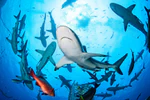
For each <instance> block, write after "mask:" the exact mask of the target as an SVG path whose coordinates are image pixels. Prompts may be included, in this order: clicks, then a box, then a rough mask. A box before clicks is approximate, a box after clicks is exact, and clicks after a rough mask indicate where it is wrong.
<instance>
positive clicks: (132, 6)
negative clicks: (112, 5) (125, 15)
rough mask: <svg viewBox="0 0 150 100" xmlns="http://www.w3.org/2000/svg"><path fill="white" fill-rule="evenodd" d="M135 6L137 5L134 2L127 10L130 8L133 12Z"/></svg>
mask: <svg viewBox="0 0 150 100" xmlns="http://www.w3.org/2000/svg"><path fill="white" fill-rule="evenodd" d="M134 7H135V4H133V5H131V6H129V7H128V8H127V10H129V11H131V12H132V10H133V9H134Z"/></svg>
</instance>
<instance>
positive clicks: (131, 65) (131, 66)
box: [128, 50, 134, 75]
mask: <svg viewBox="0 0 150 100" xmlns="http://www.w3.org/2000/svg"><path fill="white" fill-rule="evenodd" d="M131 52H132V58H131V63H130V67H129V71H128V75H130V74H131V72H132V71H133V68H134V52H133V51H132V50H131Z"/></svg>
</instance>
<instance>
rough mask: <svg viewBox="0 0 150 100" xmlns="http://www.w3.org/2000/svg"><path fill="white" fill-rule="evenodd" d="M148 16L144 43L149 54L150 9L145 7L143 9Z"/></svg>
mask: <svg viewBox="0 0 150 100" xmlns="http://www.w3.org/2000/svg"><path fill="white" fill-rule="evenodd" d="M144 8H145V10H146V13H147V16H148V23H147V27H148V32H147V39H146V40H147V41H146V46H147V48H148V51H149V52H150V13H149V12H150V9H147V8H146V7H144Z"/></svg>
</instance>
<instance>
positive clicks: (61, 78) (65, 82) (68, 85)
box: [59, 75, 72, 90]
mask: <svg viewBox="0 0 150 100" xmlns="http://www.w3.org/2000/svg"><path fill="white" fill-rule="evenodd" d="M59 79H60V80H61V81H62V84H61V87H62V86H63V85H65V86H67V87H68V88H69V90H70V89H71V85H70V83H69V82H70V81H72V80H67V79H65V78H64V77H63V76H62V75H59Z"/></svg>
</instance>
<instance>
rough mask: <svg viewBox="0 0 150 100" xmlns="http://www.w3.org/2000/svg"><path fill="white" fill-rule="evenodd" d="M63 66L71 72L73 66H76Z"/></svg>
mask: <svg viewBox="0 0 150 100" xmlns="http://www.w3.org/2000/svg"><path fill="white" fill-rule="evenodd" d="M63 68H67V70H68V71H69V72H70V73H71V72H72V68H75V66H71V64H67V66H63Z"/></svg>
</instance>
